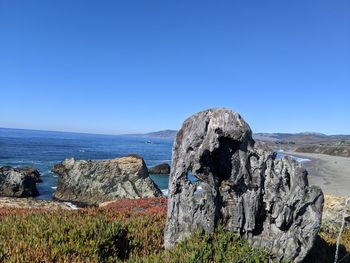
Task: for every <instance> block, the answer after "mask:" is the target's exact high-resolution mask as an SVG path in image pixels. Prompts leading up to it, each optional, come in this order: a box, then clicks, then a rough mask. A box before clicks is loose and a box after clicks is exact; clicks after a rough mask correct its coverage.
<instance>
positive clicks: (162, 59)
mask: <svg viewBox="0 0 350 263" xmlns="http://www.w3.org/2000/svg"><path fill="white" fill-rule="evenodd" d="M349 14H350V1H348V0H345V1H341V0H339V1H322V0H317V1H297V0H293V1H280V0H278V1H277V0H276V1H203V0H201V1H170V0H169V1H164V0H160V1H153V0H144V1H97V0H96V1H87V0H81V1H79V0H75V1H71V0H60V1H58V0H57V1H46V0H43V1H36V0H31V1H17V0H0V92H1V103H0V127H14V128H30V129H44V130H61V131H77V132H92V133H108V134H119V133H125V132H126V133H129V132H147V131H155V130H162V129H178V128H179V127H180V126H181V123H182V122H183V120H184V119H185V118H187V117H188V116H190V115H192V114H193V113H195V112H198V111H201V110H204V109H207V108H211V107H227V108H230V109H233V110H236V111H238V112H240V113H241V114H242V116H243V117H244V118H245V119H246V121H247V122H248V123H249V124H250V125H251V127H252V129H253V130H254V131H255V132H301V131H317V132H323V133H327V134H350V15H349Z"/></svg>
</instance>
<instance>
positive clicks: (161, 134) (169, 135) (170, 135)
mask: <svg viewBox="0 0 350 263" xmlns="http://www.w3.org/2000/svg"><path fill="white" fill-rule="evenodd" d="M176 134H177V131H176V130H164V131H156V132H149V133H141V134H128V135H129V136H141V137H147V138H165V139H175V136H176Z"/></svg>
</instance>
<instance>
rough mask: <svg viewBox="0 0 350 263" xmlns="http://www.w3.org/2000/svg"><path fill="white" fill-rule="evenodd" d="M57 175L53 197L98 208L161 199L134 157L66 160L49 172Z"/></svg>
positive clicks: (160, 194) (144, 166)
mask: <svg viewBox="0 0 350 263" xmlns="http://www.w3.org/2000/svg"><path fill="white" fill-rule="evenodd" d="M52 171H53V172H54V173H56V174H57V175H59V179H58V184H57V189H56V191H55V192H54V195H53V196H54V198H55V199H58V200H62V201H73V202H77V203H82V204H87V205H97V204H99V203H102V202H106V201H111V200H114V199H118V198H143V197H158V196H162V192H161V191H160V190H159V188H158V187H157V186H156V185H155V184H154V182H153V181H152V180H151V178H149V176H148V169H147V167H146V164H145V162H144V160H143V159H142V158H141V157H138V156H136V155H132V156H127V157H123V158H116V159H113V160H107V161H91V160H89V161H85V160H74V159H73V158H72V159H66V160H64V161H63V162H62V163H60V164H56V165H55V166H54V168H53V170H52Z"/></svg>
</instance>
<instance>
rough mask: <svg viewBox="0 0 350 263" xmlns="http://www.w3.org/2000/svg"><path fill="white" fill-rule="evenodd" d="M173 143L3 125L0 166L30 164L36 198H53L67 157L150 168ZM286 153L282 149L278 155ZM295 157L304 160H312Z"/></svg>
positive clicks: (161, 180)
mask: <svg viewBox="0 0 350 263" xmlns="http://www.w3.org/2000/svg"><path fill="white" fill-rule="evenodd" d="M172 145H173V140H172V139H164V138H148V137H142V136H118V135H97V134H83V133H68V132H51V131H35V130H20V129H5V128H0V166H4V165H9V166H13V167H24V166H30V167H32V168H35V169H37V170H39V172H40V174H41V178H42V182H41V183H38V184H37V188H38V190H39V193H40V195H39V196H38V197H37V198H38V199H46V200H50V199H52V194H53V192H54V191H55V189H56V185H57V176H56V175H55V174H54V173H52V172H51V170H52V167H53V166H54V165H55V164H57V163H60V162H62V161H63V160H64V159H65V158H71V157H73V158H75V159H77V160H107V159H113V158H116V157H123V156H126V155H128V154H137V155H139V156H141V157H143V158H144V160H145V162H146V164H147V166H148V167H152V166H154V165H157V164H161V163H168V164H170V163H171V151H172ZM283 156H284V154H283V152H282V151H279V152H278V154H277V158H282V157H283ZM293 158H294V159H296V160H297V161H298V162H301V163H303V162H306V161H309V160H308V159H302V158H298V157H294V156H293ZM150 177H151V178H152V179H153V181H154V182H155V183H156V184H157V185H158V187H159V188H160V189H161V190H162V192H163V193H164V194H165V195H167V194H168V183H169V177H168V176H167V175H153V174H151V175H150ZM188 179H189V180H190V181H191V182H192V183H196V181H197V179H196V178H195V177H194V176H193V175H192V174H191V173H189V175H188Z"/></svg>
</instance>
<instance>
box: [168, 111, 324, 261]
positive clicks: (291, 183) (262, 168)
mask: <svg viewBox="0 0 350 263" xmlns="http://www.w3.org/2000/svg"><path fill="white" fill-rule="evenodd" d="M190 171H191V172H192V174H193V175H194V176H195V177H196V178H198V182H197V183H195V184H193V183H191V181H190V180H189V179H188V178H187V176H188V173H189V172H190ZM323 203H324V197H323V193H322V191H321V189H320V188H318V187H316V186H311V187H310V186H309V184H308V179H307V171H306V170H305V169H304V168H302V167H301V166H300V165H299V164H298V163H297V162H295V161H293V160H292V159H289V158H283V159H277V158H276V153H274V152H270V151H268V150H266V149H262V148H260V147H259V146H258V145H257V144H256V143H255V141H254V140H253V139H252V131H251V129H250V127H249V125H248V124H247V123H246V122H245V121H244V120H243V118H242V117H241V116H240V114H239V113H237V112H233V111H231V110H228V109H210V110H206V111H203V112H200V113H197V114H195V115H193V116H191V117H190V118H188V119H187V120H186V121H185V122H184V123H183V125H182V128H181V130H180V131H179V132H178V133H177V136H176V141H175V143H174V146H173V156H172V167H171V174H170V180H169V198H168V212H167V223H166V229H165V247H166V248H170V247H172V246H173V245H175V244H176V243H177V242H179V241H181V240H183V239H184V238H186V237H188V236H189V235H191V234H192V233H193V232H194V231H195V230H196V229H197V228H201V229H204V230H205V231H207V232H213V231H214V230H215V227H216V226H217V225H218V224H219V223H221V224H223V225H224V227H225V229H227V231H232V232H235V233H237V234H239V235H241V236H242V237H244V238H246V239H247V240H248V241H249V242H250V243H251V244H252V245H253V246H256V247H261V248H265V249H267V250H268V251H269V252H270V253H272V254H273V255H275V256H276V257H277V258H278V259H280V260H291V261H294V262H301V261H302V260H303V259H304V258H305V256H306V255H307V254H308V252H309V251H310V249H311V248H312V246H313V244H314V241H315V238H316V236H317V234H318V232H319V229H320V225H321V217H322V209H323Z"/></svg>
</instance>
